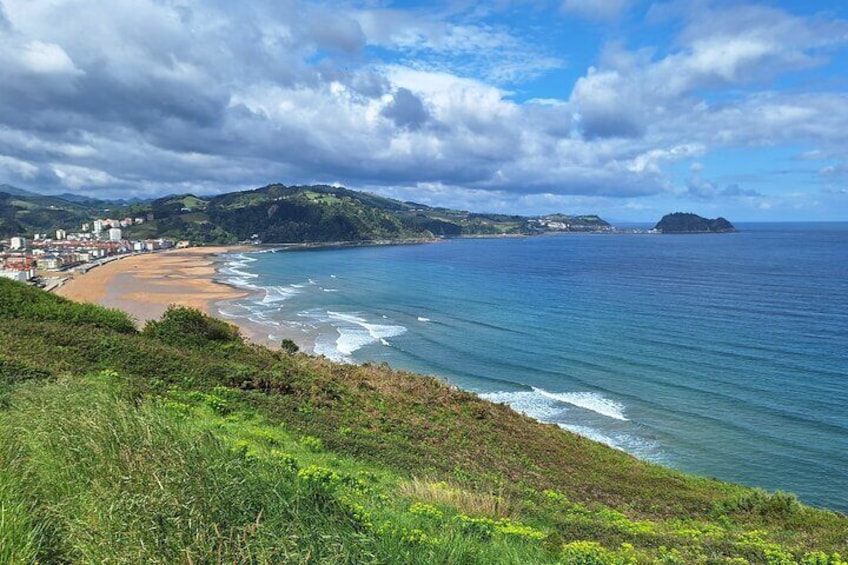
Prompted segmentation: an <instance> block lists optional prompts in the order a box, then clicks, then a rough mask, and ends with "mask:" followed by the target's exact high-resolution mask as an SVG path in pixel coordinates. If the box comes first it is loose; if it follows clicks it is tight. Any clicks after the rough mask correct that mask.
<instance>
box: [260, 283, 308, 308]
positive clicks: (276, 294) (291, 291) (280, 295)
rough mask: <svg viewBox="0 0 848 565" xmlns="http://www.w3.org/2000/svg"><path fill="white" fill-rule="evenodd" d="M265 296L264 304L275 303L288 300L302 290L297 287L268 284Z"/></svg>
mask: <svg viewBox="0 0 848 565" xmlns="http://www.w3.org/2000/svg"><path fill="white" fill-rule="evenodd" d="M264 289H265V297H264V298H263V299H262V303H263V304H273V303H275V302H283V301H284V300H288V299H289V298H291V297H292V296H294V295H295V294H298V293H299V292H300V291H299V290H298V289H296V288H291V287H285V286H266V287H264Z"/></svg>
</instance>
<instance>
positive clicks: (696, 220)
mask: <svg viewBox="0 0 848 565" xmlns="http://www.w3.org/2000/svg"><path fill="white" fill-rule="evenodd" d="M654 230H656V231H658V232H660V233H730V232H735V231H737V230H736V228H735V227H734V226H733V224H731V223H730V222H729V221H727V220H725V219H724V218H721V217H719V218H715V219H709V218H704V217H701V216H699V215H697V214H692V213H688V212H674V213H673V214H666V215H665V216H663V217H662V219H661V220H660V221H659V222H657V225H655V226H654Z"/></svg>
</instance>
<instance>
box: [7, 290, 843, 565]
mask: <svg viewBox="0 0 848 565" xmlns="http://www.w3.org/2000/svg"><path fill="white" fill-rule="evenodd" d="M45 312H48V313H49V315H45ZM121 316H123V315H122V314H120V313H114V312H110V311H106V310H103V309H101V308H98V307H94V306H84V305H76V304H71V303H68V302H67V301H64V300H62V299H60V298H58V297H55V296H52V295H47V294H44V293H39V292H38V291H34V290H32V289H28V288H26V287H24V286H23V285H20V284H18V283H12V282H6V281H0V322H2V323H0V563H34V562H40V563H516V564H519V563H522V564H523V563H588V564H593V563H599V564H610V565H614V564H625V563H626V564H630V563H671V564H674V563H686V564H689V563H695V564H697V563H703V564H731V563H737V564H741V563H765V564H771V565H773V564H801V565H837V564H844V561H842V560H841V559H840V558H838V557H837V556H835V555H834V554H835V553H838V552H841V553H842V554H845V553H846V552H848V542H846V537H845V532H846V531H848V520H846V518H845V516H843V515H841V514H837V513H834V512H828V511H824V510H816V509H812V508H809V507H806V506H804V505H802V504H800V503H798V501H797V500H796V499H795V498H794V497H792V496H791V495H787V494H783V493H765V492H762V491H758V490H753V489H748V488H744V487H741V486H737V485H730V484H726V483H721V482H718V481H715V480H709V479H703V478H699V477H692V476H687V475H683V474H681V473H677V472H675V471H671V470H669V469H665V468H662V467H658V466H655V465H651V464H647V463H644V462H640V461H638V460H636V459H634V458H632V457H629V456H627V455H625V454H623V453H621V452H618V451H614V450H612V449H609V448H607V447H605V446H602V445H600V444H597V443H594V442H591V441H589V440H586V439H584V438H580V437H578V436H574V435H572V434H570V433H567V432H564V431H562V430H560V429H559V428H557V427H556V426H548V425H543V424H540V423H538V422H535V421H532V420H530V419H528V418H526V417H523V416H521V415H519V414H517V413H515V412H513V411H511V410H509V409H508V408H507V407H505V406H499V405H494V404H491V403H488V402H485V401H482V400H481V399H479V398H477V397H475V396H474V395H471V394H468V393H465V392H462V391H459V390H456V389H453V388H451V387H448V386H446V385H444V384H443V383H441V382H439V381H438V380H436V379H432V378H426V377H421V376H417V375H412V374H409V373H403V372H396V371H392V370H390V369H388V368H386V367H383V366H373V365H370V366H361V367H356V366H348V365H338V364H334V363H331V362H329V361H327V360H324V359H320V358H314V357H309V356H305V355H300V354H291V353H285V352H281V351H278V352H272V351H269V350H267V349H264V348H260V347H257V346H253V345H249V344H245V343H244V342H243V341H242V340H241V338H240V337H238V335H237V334H235V333H234V332H233V331H232V328H230V327H229V326H227V325H226V324H224V323H223V322H220V321H217V320H212V319H210V318H208V317H205V316H203V315H201V314H199V313H197V312H194V311H190V310H186V309H182V308H172V309H170V310H169V311H168V313H167V314H166V315H165V316H164V317H163V319H162V320H160V321H157V322H154V323H151V324H149V325H148V326H147V327H146V328H145V329H144V330H143V331H137V330H135V329H129V328H127V327H125V322H126V321H129V322H131V320H129V318H127V317H126V316H123V318H121ZM104 320H105V321H104Z"/></svg>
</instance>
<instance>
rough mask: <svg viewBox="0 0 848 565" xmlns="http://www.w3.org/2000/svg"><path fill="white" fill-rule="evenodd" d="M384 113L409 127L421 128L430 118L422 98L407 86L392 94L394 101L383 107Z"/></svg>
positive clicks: (402, 125) (397, 122)
mask: <svg viewBox="0 0 848 565" xmlns="http://www.w3.org/2000/svg"><path fill="white" fill-rule="evenodd" d="M382 114H383V115H384V116H386V117H387V118H389V119H391V120H393V121H394V122H395V123H396V124H397V125H398V126H400V127H406V128H409V129H418V128H420V127H421V126H422V125H423V124H424V123H425V122H426V121H427V120H428V119H429V118H430V114H429V113H428V112H427V109H426V108H425V107H424V103H423V102H421V99H420V98H418V97H417V96H415V95H414V94H413V93H412V91H410V90H409V89H407V88H398V90H397V92H395V93H394V95H392V101H391V102H390V103H389V104H387V105H386V106H385V107H384V108H383V110H382Z"/></svg>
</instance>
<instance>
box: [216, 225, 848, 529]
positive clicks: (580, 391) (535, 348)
mask: <svg viewBox="0 0 848 565" xmlns="http://www.w3.org/2000/svg"><path fill="white" fill-rule="evenodd" d="M739 227H740V229H741V231H740V232H739V233H735V234H721V235H650V234H618V235H616V234H562V235H547V236H539V237H529V238H505V239H459V240H448V241H444V242H441V243H433V244H424V245H404V246H377V247H359V248H344V249H319V250H306V251H304V250H298V251H276V252H268V251H266V252H262V253H249V254H237V255H233V256H230V257H229V258H228V260H227V263H226V264H225V265H224V266H223V268H222V269H221V271H220V276H221V278H222V280H225V281H226V282H228V283H230V284H234V285H236V286H241V287H245V288H249V289H251V290H253V291H254V292H253V293H252V295H251V297H249V298H247V299H243V300H240V301H236V302H232V303H226V304H222V305H221V313H222V314H223V315H224V316H226V317H229V318H231V319H233V320H234V321H236V322H238V321H240V320H242V321H243V320H249V321H250V323H252V324H254V325H257V324H258V325H259V326H261V327H263V328H265V329H266V331H267V332H268V334H269V336H271V337H272V339H280V338H282V337H283V336H286V335H291V334H292V333H294V334H295V335H297V336H299V337H300V338H301V340H304V339H305V340H307V341H310V342H311V343H313V344H314V352H315V353H317V354H322V355H326V356H327V357H330V358H333V359H336V360H339V361H343V362H353V363H361V362H366V361H368V362H377V363H380V362H387V363H389V364H390V365H391V366H393V367H395V368H400V369H408V370H412V371H416V372H420V373H425V374H432V375H436V376H438V377H441V378H444V379H445V380H447V381H448V382H450V383H452V384H455V385H457V386H459V387H461V388H464V389H467V390H470V391H473V392H476V393H477V394H479V395H480V396H482V397H484V398H487V399H489V400H492V401H494V402H502V403H506V404H509V405H510V406H512V407H513V408H514V409H515V410H518V411H520V412H524V413H526V414H528V415H529V416H532V417H534V418H536V419H538V420H541V421H544V422H551V423H555V424H558V425H559V426H561V427H562V428H565V429H567V430H571V431H573V432H576V433H578V434H581V435H584V436H586V437H589V438H592V439H595V440H597V441H600V442H603V443H606V444H608V445H610V446H612V447H615V448H618V449H621V450H624V451H626V452H628V453H631V454H633V455H635V456H636V457H639V458H642V459H645V460H649V461H653V462H656V463H660V464H662V465H666V466H670V467H674V468H677V469H680V470H682V471H686V472H690V473H696V474H699V475H703V476H709V477H716V478H719V479H722V480H725V481H732V482H737V483H742V484H747V485H751V486H758V487H762V488H765V489H768V490H783V491H787V492H792V493H795V494H797V495H798V496H799V498H800V499H801V500H803V501H804V502H807V503H810V504H813V505H817V506H823V507H828V508H832V509H836V510H840V511H843V512H846V511H848V223H821V224H791V223H787V224H751V225H741V226H739Z"/></svg>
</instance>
